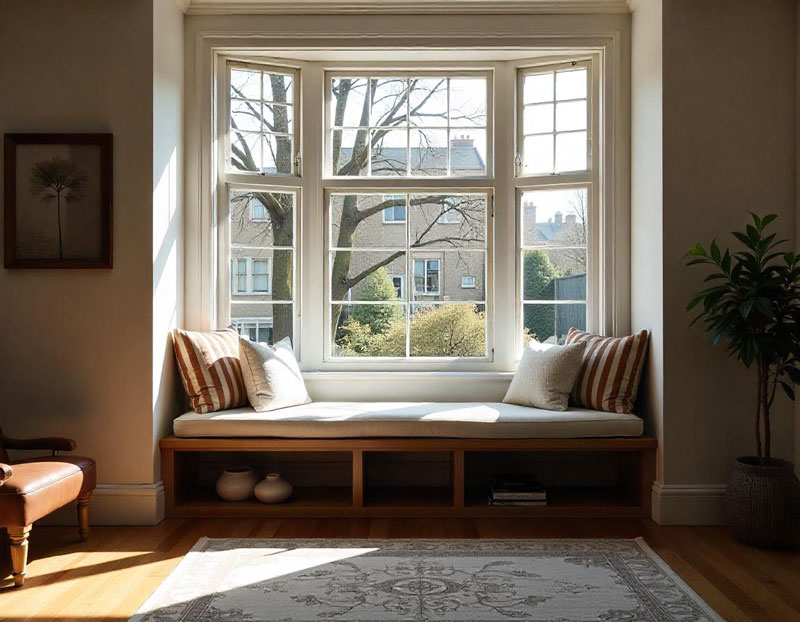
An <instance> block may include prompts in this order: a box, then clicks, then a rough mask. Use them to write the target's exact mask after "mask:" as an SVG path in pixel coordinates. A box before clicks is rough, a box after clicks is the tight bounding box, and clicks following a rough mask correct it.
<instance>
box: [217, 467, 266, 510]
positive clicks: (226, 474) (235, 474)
mask: <svg viewBox="0 0 800 622" xmlns="http://www.w3.org/2000/svg"><path fill="white" fill-rule="evenodd" d="M256 483H258V475H256V473H255V471H253V469H251V468H250V467H246V466H232V467H226V468H225V469H223V471H222V475H220V476H219V479H218V480H217V494H218V495H219V496H220V497H221V498H223V499H225V501H244V500H246V499H249V498H250V497H252V496H253V489H254V488H255V487H256Z"/></svg>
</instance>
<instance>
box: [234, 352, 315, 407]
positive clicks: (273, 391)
mask: <svg viewBox="0 0 800 622" xmlns="http://www.w3.org/2000/svg"><path fill="white" fill-rule="evenodd" d="M239 360H240V362H241V365H242V376H244V386H245V388H246V389H247V399H248V400H250V405H251V406H252V407H253V408H254V409H255V411H256V412H260V413H261V412H266V411H268V410H277V409H278V408H286V407H287V406H297V405H299V404H308V403H309V402H310V401H311V398H310V397H308V391H306V385H305V382H303V376H302V374H301V373H300V366H299V365H298V364H297V359H296V358H295V357H294V351H293V350H292V342H291V340H290V339H289V338H288V337H286V338H284V339H281V340H280V341H279V342H278V343H276V344H275V345H274V346H268V345H266V344H263V343H255V342H253V341H250V340H249V339H244V338H242V337H240V338H239Z"/></svg>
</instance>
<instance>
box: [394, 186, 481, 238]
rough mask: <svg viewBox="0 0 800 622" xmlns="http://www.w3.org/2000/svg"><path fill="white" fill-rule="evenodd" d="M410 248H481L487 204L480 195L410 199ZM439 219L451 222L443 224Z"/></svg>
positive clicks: (442, 195)
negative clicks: (450, 220)
mask: <svg viewBox="0 0 800 622" xmlns="http://www.w3.org/2000/svg"><path fill="white" fill-rule="evenodd" d="M409 201H410V208H409V212H410V216H411V221H410V244H411V247H412V248H414V247H425V248H428V249H443V250H449V249H453V248H484V247H485V245H486V212H487V205H486V203H487V200H486V195H483V194H462V195H449V194H427V195H411V196H410V198H409ZM442 219H452V222H453V223H455V224H451V223H450V222H443V220H442Z"/></svg>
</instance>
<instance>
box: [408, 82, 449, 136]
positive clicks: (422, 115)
mask: <svg viewBox="0 0 800 622" xmlns="http://www.w3.org/2000/svg"><path fill="white" fill-rule="evenodd" d="M409 118H410V120H411V125H417V126H420V127H436V126H445V127H447V78H415V79H412V80H411V82H410V92H409Z"/></svg>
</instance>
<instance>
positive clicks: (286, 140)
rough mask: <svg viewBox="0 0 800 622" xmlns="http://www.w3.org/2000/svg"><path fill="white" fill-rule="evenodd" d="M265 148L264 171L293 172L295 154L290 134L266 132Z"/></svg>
mask: <svg viewBox="0 0 800 622" xmlns="http://www.w3.org/2000/svg"><path fill="white" fill-rule="evenodd" d="M263 149H264V156H263V157H264V163H263V168H262V172H263V173H280V174H287V175H288V174H290V173H291V172H292V164H293V160H294V154H293V152H292V139H291V138H290V137H289V136H276V135H274V134H264V147H263Z"/></svg>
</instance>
